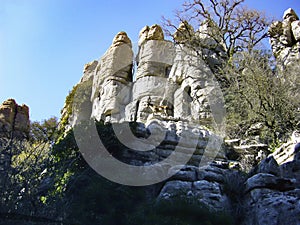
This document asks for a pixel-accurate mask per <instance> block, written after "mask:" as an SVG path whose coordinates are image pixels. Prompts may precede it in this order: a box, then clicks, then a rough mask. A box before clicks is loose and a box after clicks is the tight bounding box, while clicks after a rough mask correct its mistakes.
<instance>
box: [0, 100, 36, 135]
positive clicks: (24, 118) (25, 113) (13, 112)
mask: <svg viewBox="0 0 300 225" xmlns="http://www.w3.org/2000/svg"><path fill="white" fill-rule="evenodd" d="M29 126H30V121H29V108H28V106H26V105H21V106H20V105H18V104H17V103H16V101H15V100H14V99H8V100H6V101H4V102H3V103H2V104H1V105H0V135H5V136H9V137H17V138H23V137H28V135H29Z"/></svg>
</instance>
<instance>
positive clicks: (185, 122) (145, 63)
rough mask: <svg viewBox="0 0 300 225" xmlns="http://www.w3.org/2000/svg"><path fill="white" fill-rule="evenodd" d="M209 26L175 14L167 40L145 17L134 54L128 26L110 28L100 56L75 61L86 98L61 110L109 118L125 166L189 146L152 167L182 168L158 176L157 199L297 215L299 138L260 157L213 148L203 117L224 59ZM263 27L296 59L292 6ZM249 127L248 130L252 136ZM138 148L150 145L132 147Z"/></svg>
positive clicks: (248, 213) (240, 220)
mask: <svg viewBox="0 0 300 225" xmlns="http://www.w3.org/2000/svg"><path fill="white" fill-rule="evenodd" d="M215 32H216V30H215V29H214V24H209V23H203V25H202V26H201V27H200V29H199V30H198V31H195V32H194V30H193V29H192V27H191V26H189V25H188V24H187V23H186V22H183V23H182V24H181V25H180V26H179V28H178V30H177V32H176V33H175V34H174V39H175V43H173V42H171V41H167V40H164V34H163V32H162V29H161V28H160V27H159V26H158V25H153V26H151V27H149V26H146V27H144V28H143V29H142V30H141V32H140V35H139V42H138V46H139V52H138V55H137V56H136V58H135V59H134V57H133V51H132V44H131V41H130V39H129V38H128V36H127V34H126V33H125V32H120V33H118V34H117V35H116V37H115V38H114V40H113V43H112V45H111V46H110V48H109V49H108V50H107V52H106V53H105V55H104V56H103V57H102V58H101V59H100V60H99V61H94V62H92V63H90V64H87V65H86V67H85V69H84V76H83V78H82V80H81V82H80V83H79V86H81V87H84V85H86V87H88V88H87V90H89V91H87V92H84V93H86V94H85V95H84V96H86V97H84V98H85V99H88V101H87V103H86V104H83V103H82V102H79V103H78V104H77V103H76V101H75V103H74V101H73V105H74V104H75V106H76V104H77V105H79V106H80V107H78V108H76V107H73V110H75V111H73V113H74V115H76V116H73V117H70V118H72V119H71V121H73V123H72V126H73V125H74V124H75V123H76V122H78V121H81V120H83V118H85V119H89V118H90V117H91V118H92V119H96V120H98V121H100V120H101V121H105V122H107V123H103V124H104V125H103V126H107V127H109V126H111V127H110V129H111V130H110V132H111V133H114V135H112V136H111V137H110V136H109V135H107V136H106V138H107V139H108V140H107V144H106V145H105V146H106V147H107V150H108V151H109V152H110V153H111V155H113V156H115V157H116V158H118V159H119V160H121V161H123V162H125V163H127V164H129V165H134V166H145V165H151V164H156V163H159V162H161V161H164V160H165V159H167V158H168V157H169V156H170V155H172V154H173V153H174V152H175V151H178V150H180V151H179V152H176V153H177V154H176V157H175V158H177V159H180V158H181V157H183V158H184V156H186V155H189V157H190V158H189V161H188V162H186V163H185V164H184V163H182V164H184V165H181V164H176V166H172V165H171V166H170V162H171V161H169V162H168V163H169V164H168V165H167V164H164V165H162V166H161V167H162V171H161V173H162V174H163V173H167V174H171V175H172V174H174V171H178V168H181V169H180V170H179V171H178V172H177V173H175V175H173V176H168V177H169V178H168V179H167V180H166V181H164V182H161V183H160V184H159V185H161V188H160V192H159V193H158V195H157V196H155V197H157V198H158V200H162V201H164V200H166V201H171V200H172V199H174V198H176V197H184V198H192V199H196V200H197V201H198V202H199V203H200V204H203V205H205V206H207V207H208V208H209V209H211V210H215V211H226V212H227V213H229V214H233V215H234V216H236V224H243V225H254V224H261V225H263V224H278V225H279V224H280V225H288V224H300V221H299V217H297V216H295V215H298V214H299V209H300V205H299V202H300V201H299V200H300V194H299V193H300V191H299V188H298V187H299V184H300V165H299V160H300V153H299V151H300V144H299V141H296V142H295V141H294V142H292V143H289V144H287V145H286V146H284V147H283V148H281V149H280V150H278V151H276V152H275V153H274V154H273V155H271V156H269V157H267V155H268V154H269V152H268V146H266V145H261V144H258V143H242V141H240V140H237V141H234V143H230V144H228V143H227V148H231V150H232V152H234V153H235V154H237V155H238V156H237V158H236V159H235V160H236V161H231V160H229V159H228V157H227V156H228V155H226V153H228V152H227V151H226V149H224V148H223V147H220V143H222V141H218V140H220V137H218V136H217V135H214V134H213V133H212V132H210V131H208V130H207V129H205V128H204V126H203V125H206V124H207V123H210V122H211V120H212V118H213V117H212V116H213V115H212V112H211V111H212V110H211V103H212V102H211V101H210V100H211V96H214V94H215V92H216V85H215V83H214V74H215V72H216V71H217V69H218V67H220V66H222V64H223V62H224V60H226V54H225V51H224V48H225V47H224V43H222V42H221V39H220V40H219V41H217V40H218V39H213V38H212V37H211V35H215V34H216V35H217V33H215ZM270 35H271V44H272V49H273V52H274V53H275V55H276V57H277V59H278V60H279V61H280V60H281V62H282V63H283V64H284V65H288V64H289V63H290V62H292V61H294V60H295V59H299V57H298V56H297V54H298V51H299V47H298V46H299V36H300V34H299V20H298V17H297V15H296V14H295V12H294V11H293V10H288V11H286V12H285V15H284V20H283V22H275V23H274V24H273V25H272V27H271V28H270ZM190 38H192V39H193V38H195V39H198V40H199V39H200V40H201V43H202V44H203V46H201V48H199V49H195V48H192V47H191V46H190V43H189V40H190ZM205 46H206V47H205ZM286 53H288V54H286ZM296 53H297V54H296ZM134 60H135V61H136V67H137V69H136V73H135V80H133V77H134V75H133V72H132V68H133V63H134ZM88 82H90V83H88ZM79 90H80V89H79ZM75 92H77V91H75ZM78 96H81V95H78ZM76 98H78V97H75V99H76ZM84 98H83V99H84ZM84 108H88V110H87V111H85V112H84V113H83V116H81V115H80V114H78V113H80V112H79V111H80V110H83V109H84ZM76 113H77V114H76ZM128 124H131V125H132V124H133V125H134V129H133V130H134V132H133V133H134V135H126V134H127V133H130V134H131V133H132V132H131V131H132V130H126V129H123V128H122V126H125V127H126V126H127V125H128ZM107 127H106V128H105V129H108V128H107ZM115 128H117V129H115ZM257 129H259V127H257ZM257 129H254V130H253V129H252V131H251V132H253V133H254V135H255V133H256V131H255V130H257ZM105 131H107V130H105ZM110 132H108V133H110ZM249 132H250V131H249ZM124 134H125V135H124ZM122 135H123V137H125V138H123V139H122V138H121V136H122ZM104 136H105V134H104ZM184 137H187V138H184ZM122 141H124V142H122ZM116 143H117V144H116ZM213 143H214V144H213ZM127 144H128V145H127ZM132 146H133V147H134V148H131V147H132ZM146 147H147V149H148V148H149V151H135V150H136V148H137V149H143V148H146ZM287 149H289V150H287ZM282 152H284V153H282ZM289 152H290V153H289ZM273 156H274V157H273ZM207 159H209V160H207ZM237 161H239V162H237ZM203 162H207V163H203ZM234 163H237V164H239V165H240V167H239V169H243V170H244V171H251V172H250V173H249V174H248V176H245V175H244V174H243V173H242V172H239V171H237V170H236V169H237V168H236V167H234V166H232V165H233V164H234ZM237 164H235V165H237ZM243 165H247V168H246V167H245V166H244V167H243ZM163 167H166V168H168V169H167V170H165V169H163ZM237 167H238V166H237ZM253 167H255V168H254V169H253ZM232 168H234V169H232ZM158 176H159V174H158ZM234 212H239V213H238V215H237V214H235V213H234ZM287 216H288V218H286V217H287Z"/></svg>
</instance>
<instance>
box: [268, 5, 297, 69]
mask: <svg viewBox="0 0 300 225" xmlns="http://www.w3.org/2000/svg"><path fill="white" fill-rule="evenodd" d="M299 32H300V20H299V17H298V16H297V14H296V13H295V11H294V10H293V9H291V8H289V9H287V10H286V11H285V12H284V15H283V20H282V21H275V22H274V23H273V24H272V25H271V26H270V28H269V34H270V44H271V46H272V51H273V54H274V55H275V57H276V59H277V62H278V63H281V65H282V66H283V68H284V67H285V66H287V65H289V64H290V63H292V62H294V61H296V60H299V59H300V53H299V52H300V36H299V35H300V33H299Z"/></svg>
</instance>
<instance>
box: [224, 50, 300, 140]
mask: <svg viewBox="0 0 300 225" xmlns="http://www.w3.org/2000/svg"><path fill="white" fill-rule="evenodd" d="M223 72H224V73H225V74H229V75H230V76H229V77H228V80H229V83H228V86H227V88H226V89H225V97H226V105H227V114H228V125H229V126H228V131H229V133H230V134H231V135H232V136H243V135H247V131H248V129H249V128H250V126H251V125H253V124H262V127H261V128H260V131H261V132H260V137H261V139H262V140H264V141H265V142H269V143H276V142H277V141H278V140H277V139H278V138H283V137H284V135H285V134H287V133H290V132H291V131H293V130H294V129H296V126H297V122H298V121H299V120H298V115H299V111H298V107H299V105H300V98H299V91H298V88H299V84H300V83H299V79H300V78H299V76H298V72H297V71H296V70H295V69H294V68H292V67H290V69H289V70H286V71H283V73H282V72H278V71H277V70H276V68H275V66H274V65H272V61H271V58H270V55H268V54H264V53H262V52H261V51H255V52H252V53H251V54H250V53H245V52H244V53H240V54H238V55H236V57H234V59H233V63H232V64H228V65H227V67H226V68H225V69H224V70H223Z"/></svg>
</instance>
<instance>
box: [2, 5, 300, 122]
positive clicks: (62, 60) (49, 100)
mask: <svg viewBox="0 0 300 225" xmlns="http://www.w3.org/2000/svg"><path fill="white" fill-rule="evenodd" d="M182 3H183V1H180V0H152V1H136V0H132V1H121V0H109V1H102V0H0V84H1V86H0V102H3V101H4V100H6V99H7V98H14V99H16V100H17V102H18V103H19V104H22V103H25V104H27V105H28V106H29V107H30V117H31V120H39V121H41V120H42V119H46V118H49V117H50V116H57V117H59V116H60V110H61V108H62V107H63V104H64V100H65V97H66V95H67V94H68V92H69V90H71V89H72V87H73V86H74V85H75V84H76V83H77V82H78V81H79V80H80V78H81V76H82V69H83V66H84V64H85V63H87V62H90V61H92V60H94V59H99V58H100V57H101V56H102V55H103V53H104V52H105V51H106V49H107V48H108V47H109V46H110V44H111V41H112V39H113V37H114V36H115V34H116V33H118V32H119V31H126V32H127V33H128V35H129V37H130V38H131V40H132V42H133V43H136V42H137V39H138V33H139V31H140V29H141V28H142V27H144V26H145V25H152V24H154V23H160V22H161V16H163V15H164V16H166V17H169V18H172V16H173V15H174V13H173V12H174V10H175V9H178V8H180V6H181V4H182ZM246 3H247V4H248V5H249V7H250V8H257V9H259V10H262V11H265V12H266V14H267V15H270V16H272V17H274V18H276V19H280V18H281V17H282V14H283V12H284V10H286V9H287V8H289V7H292V8H294V9H295V11H296V12H297V13H298V15H300V2H299V0H276V1H274V0H260V1H258V0H246Z"/></svg>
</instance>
